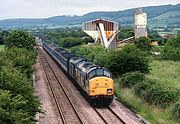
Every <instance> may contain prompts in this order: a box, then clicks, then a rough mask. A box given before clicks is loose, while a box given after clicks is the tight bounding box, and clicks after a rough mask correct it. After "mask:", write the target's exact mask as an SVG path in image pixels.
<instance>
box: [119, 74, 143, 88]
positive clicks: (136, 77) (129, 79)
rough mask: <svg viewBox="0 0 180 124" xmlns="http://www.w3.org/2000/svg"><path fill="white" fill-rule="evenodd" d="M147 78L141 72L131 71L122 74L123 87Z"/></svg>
mask: <svg viewBox="0 0 180 124" xmlns="http://www.w3.org/2000/svg"><path fill="white" fill-rule="evenodd" d="M144 79H145V75H144V74H143V73H140V72H130V73H126V74H123V75H122V76H121V81H120V82H121V83H122V86H123V87H128V88H130V87H134V85H135V84H136V83H138V82H140V81H143V80H144Z"/></svg>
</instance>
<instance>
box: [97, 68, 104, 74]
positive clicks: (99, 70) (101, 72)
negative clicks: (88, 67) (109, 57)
mask: <svg viewBox="0 0 180 124" xmlns="http://www.w3.org/2000/svg"><path fill="white" fill-rule="evenodd" d="M96 74H97V75H104V74H103V69H97V70H96Z"/></svg>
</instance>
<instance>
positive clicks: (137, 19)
mask: <svg viewBox="0 0 180 124" xmlns="http://www.w3.org/2000/svg"><path fill="white" fill-rule="evenodd" d="M134 34H135V39H137V38H139V37H147V36H148V34H147V14H146V13H145V12H143V10H138V11H137V12H136V13H135V14H134Z"/></svg>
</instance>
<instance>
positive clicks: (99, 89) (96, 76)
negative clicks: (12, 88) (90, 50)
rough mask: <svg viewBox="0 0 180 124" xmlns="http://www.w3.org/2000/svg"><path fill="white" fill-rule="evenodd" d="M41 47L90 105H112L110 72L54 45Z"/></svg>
mask: <svg viewBox="0 0 180 124" xmlns="http://www.w3.org/2000/svg"><path fill="white" fill-rule="evenodd" d="M42 46H43V48H44V49H45V51H47V53H48V54H49V55H50V56H51V57H52V58H53V59H54V60H55V61H56V63H58V65H59V66H60V67H61V68H62V69H63V71H64V72H65V73H66V75H67V76H68V77H70V78H71V80H73V82H75V84H76V85H77V86H78V87H79V89H80V90H81V91H82V93H83V94H85V96H86V98H87V99H88V100H89V101H90V102H91V103H92V104H94V105H98V106H99V105H103V106H104V105H105V106H107V105H110V104H111V103H112V100H113V98H114V81H113V79H112V73H111V72H110V71H108V70H107V69H106V68H103V67H100V66H98V65H96V64H94V63H92V62H90V61H88V60H86V59H85V58H83V57H80V56H77V55H75V54H74V53H72V52H70V51H68V50H65V49H64V48H61V47H59V46H57V45H55V44H50V43H45V42H43V44H42Z"/></svg>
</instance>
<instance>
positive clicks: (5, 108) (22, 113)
mask: <svg viewBox="0 0 180 124" xmlns="http://www.w3.org/2000/svg"><path fill="white" fill-rule="evenodd" d="M27 104H28V102H27V100H25V99H24V98H23V96H22V95H20V94H18V95H12V94H11V93H10V91H6V90H0V123H1V124H24V123H30V122H32V120H31V118H33V117H32V116H30V115H29V114H28V111H26V109H24V106H27Z"/></svg>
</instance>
